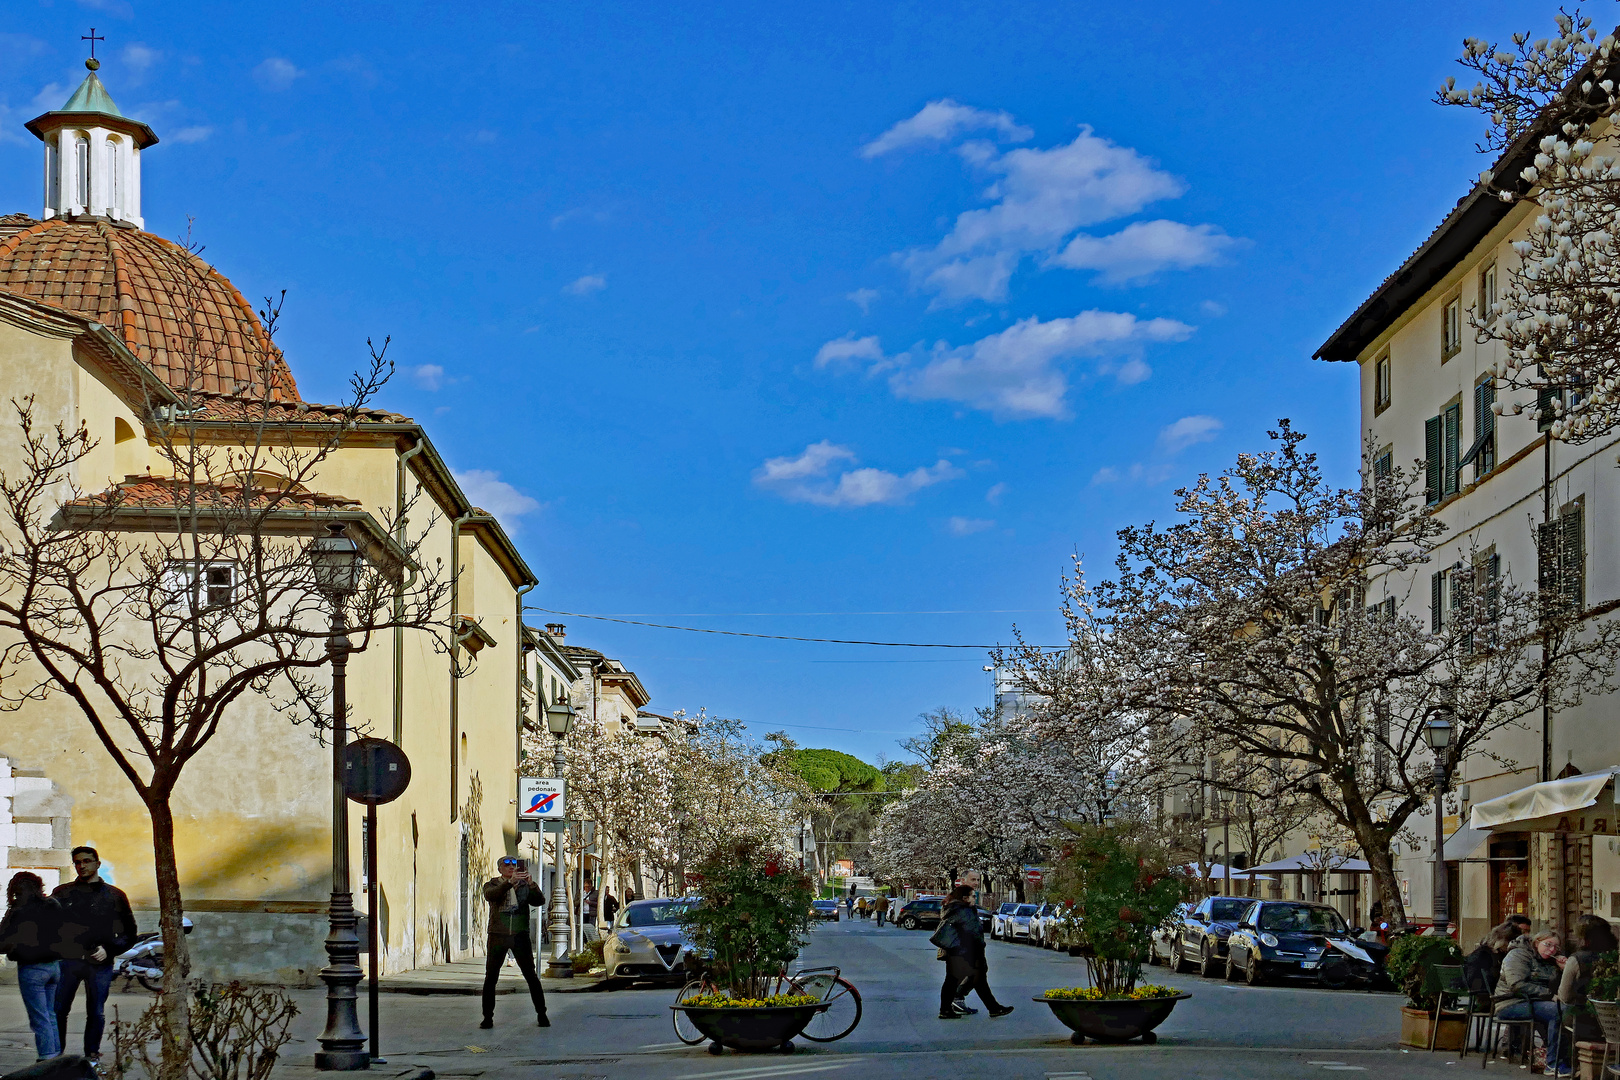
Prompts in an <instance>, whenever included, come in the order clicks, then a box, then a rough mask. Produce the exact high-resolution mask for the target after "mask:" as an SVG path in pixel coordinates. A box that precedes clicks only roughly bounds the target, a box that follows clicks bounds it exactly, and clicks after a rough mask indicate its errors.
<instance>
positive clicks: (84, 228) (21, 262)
mask: <svg viewBox="0 0 1620 1080" xmlns="http://www.w3.org/2000/svg"><path fill="white" fill-rule="evenodd" d="M0 292H7V293H12V294H15V295H17V296H21V297H25V298H26V299H29V300H34V301H37V302H40V303H44V304H50V305H52V306H54V307H59V308H62V309H63V310H66V311H70V312H72V313H74V314H76V315H81V316H84V317H87V318H92V319H94V320H96V321H97V322H99V323H101V324H103V325H104V326H107V327H109V328H111V329H112V330H114V331H116V332H117V333H118V334H119V336H120V337H122V338H123V340H124V343H125V344H126V345H128V346H129V348H130V351H131V352H133V353H134V354H135V355H136V356H137V357H138V358H139V359H140V360H141V361H142V362H144V363H145V364H146V365H147V366H149V367H150V368H151V369H152V370H153V371H155V372H156V373H157V375H158V377H159V378H161V379H163V380H164V381H165V382H167V383H168V384H169V385H170V386H173V387H175V388H177V389H192V390H202V391H206V392H209V393H214V394H242V393H246V394H250V395H252V396H258V397H263V396H269V397H271V398H273V399H278V400H283V401H298V400H299V397H298V385H297V383H296V382H295V381H294V380H293V376H292V371H291V370H290V369H289V368H288V367H287V362H286V360H285V359H284V358H283V357H282V355H281V351H280V350H279V349H277V348H276V347H275V345H274V344H273V343H272V342H271V341H270V340H269V337H268V335H266V333H265V330H264V327H263V325H262V324H261V323H260V322H259V319H258V316H257V315H255V314H254V311H253V308H252V306H251V305H249V304H248V302H247V301H246V300H245V299H243V297H242V294H241V293H240V292H238V291H237V290H236V287H235V286H233V285H232V284H231V283H230V282H229V281H228V280H226V278H225V277H224V275H222V274H220V273H219V272H218V271H217V270H215V269H214V268H213V267H211V266H209V265H208V264H207V263H205V262H203V261H202V260H201V259H199V258H197V257H196V256H195V255H193V254H192V253H191V252H189V251H186V250H185V249H184V248H182V247H180V246H179V245H177V244H173V243H170V242H169V241H167V240H164V239H163V238H162V237H159V236H154V235H153V234H151V233H148V232H142V231H140V230H139V229H130V228H120V227H115V226H112V225H110V224H108V223H107V222H105V221H95V220H76V221H67V220H64V219H62V218H52V219H50V220H49V221H35V220H33V219H32V218H30V217H28V216H27V215H25V214H8V215H6V216H4V217H0ZM267 369H268V374H267ZM266 383H268V384H269V385H268V386H266Z"/></svg>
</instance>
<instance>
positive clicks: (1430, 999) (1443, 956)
mask: <svg viewBox="0 0 1620 1080" xmlns="http://www.w3.org/2000/svg"><path fill="white" fill-rule="evenodd" d="M1462 959H1463V955H1462V949H1460V948H1459V947H1458V946H1457V943H1456V942H1455V941H1453V940H1452V939H1450V938H1447V937H1422V936H1420V935H1417V934H1408V935H1407V936H1405V937H1401V938H1397V939H1396V941H1395V944H1393V945H1391V946H1390V947H1389V959H1387V960H1386V961H1384V969H1385V970H1386V971H1388V972H1389V977H1390V978H1391V979H1392V980H1394V982H1395V985H1396V986H1399V987H1400V988H1401V989H1402V990H1403V991H1404V992H1405V993H1406V1003H1407V1005H1408V1006H1409V1007H1410V1008H1413V1009H1423V1010H1424V1011H1426V1012H1429V1013H1432V1012H1434V1007H1435V1003H1436V1001H1437V999H1438V998H1439V996H1440V988H1439V984H1438V983H1437V982H1436V980H1435V976H1434V966H1435V965H1436V964H1441V965H1445V966H1454V965H1457V964H1461V963H1462Z"/></svg>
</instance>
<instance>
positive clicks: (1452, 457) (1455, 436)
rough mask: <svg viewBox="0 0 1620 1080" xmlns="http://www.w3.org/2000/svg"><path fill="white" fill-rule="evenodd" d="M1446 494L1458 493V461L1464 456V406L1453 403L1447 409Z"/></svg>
mask: <svg viewBox="0 0 1620 1080" xmlns="http://www.w3.org/2000/svg"><path fill="white" fill-rule="evenodd" d="M1444 416H1445V424H1446V427H1445V434H1446V450H1445V469H1446V474H1445V487H1444V488H1443V490H1444V492H1445V494H1447V495H1455V494H1457V487H1458V484H1457V471H1458V469H1457V461H1458V459H1460V458H1461V457H1462V446H1461V442H1462V406H1461V405H1453V406H1451V407H1450V408H1448V409H1447V410H1446V411H1445V414H1444Z"/></svg>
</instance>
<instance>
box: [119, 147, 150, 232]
mask: <svg viewBox="0 0 1620 1080" xmlns="http://www.w3.org/2000/svg"><path fill="white" fill-rule="evenodd" d="M125 184H126V186H127V187H128V188H129V194H128V195H126V196H125V197H124V204H125V205H124V220H126V221H132V222H134V223H135V227H136V228H137V229H144V228H146V219H145V218H143V217H141V149H140V147H138V146H136V145H135V140H134V139H131V140H130V141H129V176H128V178H127V180H126V181H125Z"/></svg>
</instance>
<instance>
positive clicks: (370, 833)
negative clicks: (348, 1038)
mask: <svg viewBox="0 0 1620 1080" xmlns="http://www.w3.org/2000/svg"><path fill="white" fill-rule="evenodd" d="M366 838H367V839H368V840H369V841H370V843H368V844H366V944H367V946H368V947H369V948H370V949H371V986H370V987H369V989H370V992H371V1061H372V1064H374V1065H386V1064H388V1059H387V1058H383V1057H379V1056H378V1054H379V1052H380V1051H379V1050H378V1046H377V942H378V939H379V935H378V933H377V892H378V890H379V889H380V888H381V886H380V884H379V883H378V881H377V804H376V803H367V804H366Z"/></svg>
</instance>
